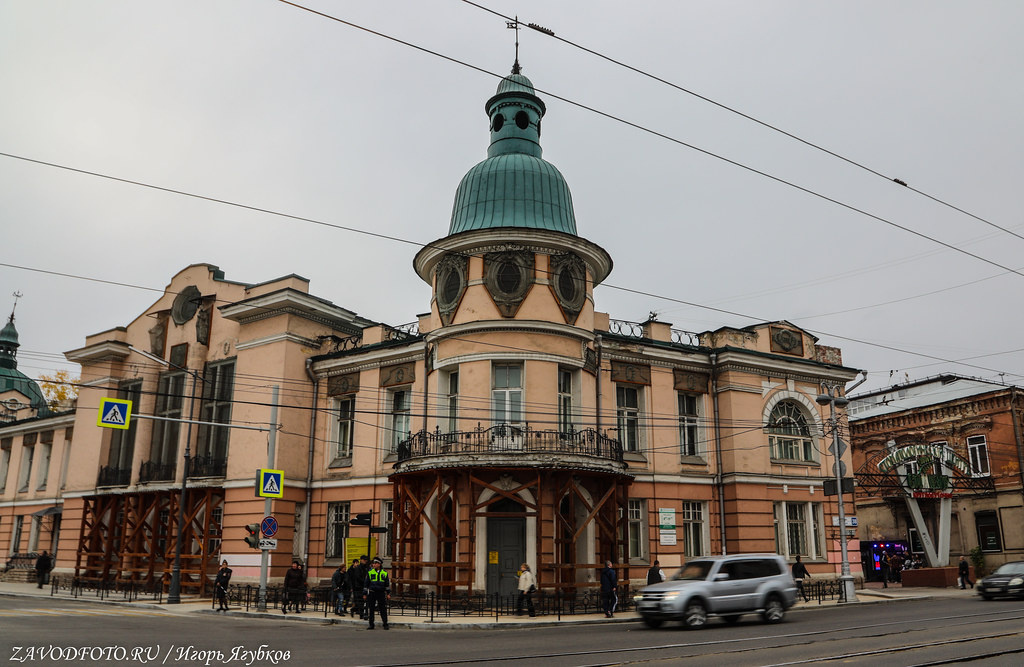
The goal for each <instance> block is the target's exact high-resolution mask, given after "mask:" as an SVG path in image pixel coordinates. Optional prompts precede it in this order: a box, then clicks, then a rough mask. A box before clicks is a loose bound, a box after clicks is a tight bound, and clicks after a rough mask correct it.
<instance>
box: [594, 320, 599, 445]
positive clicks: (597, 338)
mask: <svg viewBox="0 0 1024 667" xmlns="http://www.w3.org/2000/svg"><path fill="white" fill-rule="evenodd" d="M594 348H595V351H596V352H597V372H596V373H595V375H594V378H595V380H596V385H597V396H596V405H595V408H596V409H597V412H596V415H597V418H596V421H595V422H594V428H595V429H596V430H597V433H598V434H600V433H601V334H597V335H596V336H595V337H594Z"/></svg>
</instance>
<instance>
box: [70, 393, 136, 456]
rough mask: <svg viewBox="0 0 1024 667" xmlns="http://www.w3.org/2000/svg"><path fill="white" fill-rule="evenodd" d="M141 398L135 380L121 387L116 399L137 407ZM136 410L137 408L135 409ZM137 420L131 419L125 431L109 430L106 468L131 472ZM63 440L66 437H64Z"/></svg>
mask: <svg viewBox="0 0 1024 667" xmlns="http://www.w3.org/2000/svg"><path fill="white" fill-rule="evenodd" d="M141 396H142V381H141V380H136V381H133V382H127V383H125V384H122V385H121V388H120V389H119V390H118V392H117V397H118V398H120V399H124V400H129V401H132V405H134V406H138V405H139V399H140V398H141ZM136 409H138V408H136ZM138 423H139V420H137V419H132V420H130V421H129V423H128V428H127V429H110V430H111V431H112V433H111V434H110V449H109V451H108V452H107V466H108V467H110V468H114V469H116V470H127V471H131V468H132V460H133V457H134V456H135V427H136V426H137V425H138ZM65 439H67V436H66V435H65Z"/></svg>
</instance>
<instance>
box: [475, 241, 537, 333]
mask: <svg viewBox="0 0 1024 667" xmlns="http://www.w3.org/2000/svg"><path fill="white" fill-rule="evenodd" d="M533 263H534V258H533V253H532V252H529V251H526V250H511V251H503V252H490V253H487V254H486V255H484V285H485V286H486V287H487V291H488V292H489V293H490V295H491V299H492V300H493V301H494V303H495V305H496V306H498V309H499V310H500V311H501V314H502V315H504V316H505V317H512V316H514V315H515V313H516V311H517V310H518V309H519V305H520V304H521V303H522V302H523V300H524V299H525V298H526V295H527V293H528V292H529V291H530V287H531V286H532V285H533Z"/></svg>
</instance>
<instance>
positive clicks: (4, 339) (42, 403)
mask: <svg viewBox="0 0 1024 667" xmlns="http://www.w3.org/2000/svg"><path fill="white" fill-rule="evenodd" d="M19 346H20V343H18V330H17V329H16V328H15V327H14V313H11V317H10V319H8V320H7V324H6V325H5V326H4V328H3V329H0V394H2V393H4V392H5V391H11V390H14V391H16V392H18V393H20V394H21V395H22V396H25V397H26V398H28V399H29V404H30V405H31V406H32V407H33V408H35V409H36V410H38V411H40V413H43V412H47V411H48V408H47V406H46V399H45V398H44V397H43V392H42V390H40V389H39V385H37V384H36V383H35V381H34V380H32V379H31V378H29V377H28V376H27V375H25V374H24V373H22V372H21V371H19V370H18V347H19Z"/></svg>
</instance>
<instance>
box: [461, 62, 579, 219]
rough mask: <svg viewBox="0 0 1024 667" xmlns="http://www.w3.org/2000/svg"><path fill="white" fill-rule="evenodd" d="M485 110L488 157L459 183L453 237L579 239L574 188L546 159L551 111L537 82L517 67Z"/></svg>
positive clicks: (503, 80)
mask: <svg viewBox="0 0 1024 667" xmlns="http://www.w3.org/2000/svg"><path fill="white" fill-rule="evenodd" d="M485 110H486V112H487V117H488V118H489V119H490V123H491V126H490V130H491V144H490V146H489V147H488V148H487V159H486V160H484V161H483V162H481V163H479V164H477V165H476V166H474V167H473V168H472V169H470V170H469V172H468V173H467V174H466V175H465V176H464V177H463V179H462V182H461V183H460V184H459V189H458V190H457V191H456V192H455V205H454V206H453V208H452V220H451V225H450V226H449V228H448V233H449V234H457V233H459V232H465V231H470V230H475V229H493V228H497V227H526V228H532V229H549V230H553V231H557V232H565V233H567V234H572V235H573V236H575V235H576V216H575V215H574V214H573V210H572V195H571V194H570V192H569V186H568V185H567V184H566V182H565V178H563V177H562V174H561V173H560V172H559V171H558V169H556V168H555V167H554V166H553V165H552V164H550V163H549V162H546V161H544V160H543V159H541V147H540V124H541V119H542V118H543V117H544V113H545V111H546V109H545V106H544V102H543V101H542V100H541V99H540V98H539V97H537V93H536V91H535V90H534V88H533V83H531V82H530V80H529V79H528V78H526V77H525V76H523V75H522V74H520V73H519V71H518V67H517V68H515V69H513V73H512V74H510V75H509V76H507V77H505V78H504V79H502V80H501V83H499V84H498V90H497V91H496V92H495V94H494V96H493V97H491V99H489V100H488V101H487V104H486V106H485Z"/></svg>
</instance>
